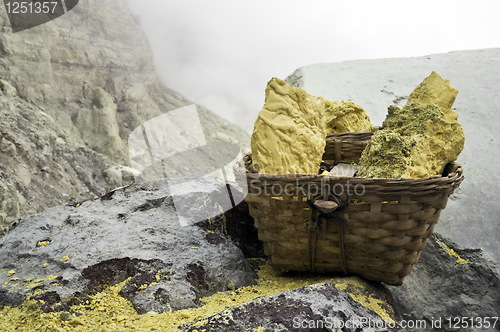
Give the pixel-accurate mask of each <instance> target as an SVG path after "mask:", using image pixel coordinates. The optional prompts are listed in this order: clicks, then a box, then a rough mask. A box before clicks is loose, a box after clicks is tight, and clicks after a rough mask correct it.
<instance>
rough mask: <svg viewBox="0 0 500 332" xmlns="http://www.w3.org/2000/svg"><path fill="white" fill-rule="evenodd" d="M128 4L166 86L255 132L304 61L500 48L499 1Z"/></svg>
mask: <svg viewBox="0 0 500 332" xmlns="http://www.w3.org/2000/svg"><path fill="white" fill-rule="evenodd" d="M129 2H130V7H131V9H132V11H133V12H134V13H135V14H137V15H138V16H139V17H140V20H141V25H142V27H143V29H144V31H145V33H146V35H147V38H148V39H149V41H150V44H151V46H152V49H153V52H154V56H155V62H156V66H157V69H158V73H159V74H160V76H161V78H162V80H163V81H164V83H165V84H166V85H167V86H169V87H170V88H172V89H174V90H177V91H178V92H180V93H182V94H183V95H184V96H186V97H187V98H189V99H190V100H192V101H193V102H196V103H198V104H202V105H204V106H206V107H208V108H209V109H211V110H212V111H214V112H216V113H217V114H219V115H222V116H223V117H224V118H226V119H228V120H230V121H232V122H234V123H236V124H238V125H240V126H242V127H243V128H245V129H246V130H248V131H249V132H250V131H251V129H252V127H253V121H254V120H255V117H256V115H257V113H258V111H259V110H260V109H261V108H262V105H263V103H264V89H265V87H266V83H267V82H268V81H269V80H270V79H271V78H272V77H279V78H283V79H284V78H286V77H287V76H288V75H290V74H291V73H292V72H293V71H294V70H295V69H297V68H299V67H301V66H304V65H308V64H314V63H323V62H339V61H344V60H356V59H373V58H390V57H407V56H421V55H427V54H433V53H443V52H449V51H453V50H465V49H476V48H490V47H500V37H499V36H498V33H499V31H500V20H498V13H499V9H500V4H497V3H498V1H497V0H483V1H481V0H479V1H470V0H468V1H464V0H453V1H451V0H439V1H436V0H422V1H415V2H407V1H400V0H399V1H395V0H381V1H333V0H312V1H290V0H287V1H285V0H267V1H264V0H254V1H245V2H243V1H237V0H212V1H202V0H184V1H182V2H180V1H173V0H129Z"/></svg>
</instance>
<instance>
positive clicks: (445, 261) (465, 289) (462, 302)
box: [388, 234, 500, 331]
mask: <svg viewBox="0 0 500 332" xmlns="http://www.w3.org/2000/svg"><path fill="white" fill-rule="evenodd" d="M388 288H389V290H390V292H391V293H392V295H393V296H394V299H395V301H394V306H395V307H396V308H397V311H398V312H399V313H400V314H401V318H402V319H403V320H406V321H414V322H416V321H421V322H425V323H424V324H425V326H426V328H425V329H423V330H424V331H435V330H436V328H432V326H433V324H434V326H435V327H437V324H439V323H440V322H441V324H442V327H441V328H440V329H439V330H441V331H457V328H456V327H457V326H458V327H460V328H463V329H464V330H469V331H498V329H500V322H498V321H497V322H496V326H492V325H490V326H489V328H487V324H486V321H485V320H484V318H487V317H500V275H499V274H498V273H497V272H496V267H495V264H494V263H492V262H491V261H489V260H488V259H487V258H485V257H484V255H483V252H482V251H481V250H477V249H475V250H474V249H461V248H460V247H459V246H458V245H457V244H455V243H453V242H451V241H449V240H447V239H445V238H443V237H442V236H440V235H439V234H434V235H432V236H431V237H430V239H429V241H428V242H427V246H426V248H425V249H424V250H423V251H422V255H421V257H420V262H419V263H418V264H416V265H415V266H414V268H413V271H412V273H410V275H409V276H408V277H406V279H405V281H404V283H403V285H402V286H399V287H394V286H389V287H388ZM462 317H466V318H467V322H465V323H463V322H462V321H461V319H462ZM448 319H450V320H448ZM471 319H473V320H474V321H473V322H472V323H471ZM457 322H458V324H457ZM493 322H494V320H491V323H493ZM454 324H455V325H454ZM461 324H469V325H468V326H466V325H461ZM471 324H476V325H471ZM479 324H483V328H480V327H481V326H480V325H479Z"/></svg>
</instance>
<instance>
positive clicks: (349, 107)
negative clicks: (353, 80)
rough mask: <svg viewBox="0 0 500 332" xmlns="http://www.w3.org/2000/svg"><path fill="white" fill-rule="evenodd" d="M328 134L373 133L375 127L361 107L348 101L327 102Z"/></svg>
mask: <svg viewBox="0 0 500 332" xmlns="http://www.w3.org/2000/svg"><path fill="white" fill-rule="evenodd" d="M325 106H326V109H325V113H326V132H327V134H328V135H329V134H335V133H347V132H368V131H373V125H372V123H371V121H370V118H369V117H368V114H366V112H365V110H364V109H363V108H361V106H359V105H357V104H354V103H351V102H348V101H334V102H332V101H327V100H325Z"/></svg>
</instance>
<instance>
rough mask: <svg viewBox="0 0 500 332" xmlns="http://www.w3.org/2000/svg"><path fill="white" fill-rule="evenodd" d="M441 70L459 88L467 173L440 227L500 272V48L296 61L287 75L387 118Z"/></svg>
mask: <svg viewBox="0 0 500 332" xmlns="http://www.w3.org/2000/svg"><path fill="white" fill-rule="evenodd" d="M432 71H436V72H438V73H439V74H440V75H442V76H443V77H446V78H447V79H449V80H450V82H452V84H453V86H454V87H455V88H456V89H457V90H459V91H460V93H459V94H458V96H457V98H456V100H455V103H454V104H453V105H454V106H453V111H455V112H456V113H457V114H458V116H459V119H460V124H461V125H462V127H463V130H464V132H465V137H466V142H465V146H464V150H463V151H462V153H461V154H460V156H459V158H458V160H457V161H458V163H460V164H462V166H463V169H464V176H465V180H464V182H463V183H462V184H461V186H460V188H459V189H458V190H457V191H456V192H455V193H454V195H452V196H451V197H450V200H449V201H448V206H447V207H446V209H445V210H444V211H443V212H442V213H441V217H440V221H439V223H438V224H437V225H436V231H437V232H438V233H440V234H442V235H443V236H444V237H445V238H448V239H450V240H451V241H453V242H456V243H458V244H459V245H460V246H461V247H462V248H469V249H478V248H479V249H482V250H483V251H484V253H485V255H487V256H488V257H489V258H490V259H492V260H493V261H494V262H495V263H496V269H497V271H498V272H497V273H500V265H499V263H500V222H499V217H498V216H499V215H500V205H499V204H498V197H500V186H498V183H499V181H500V175H499V173H498V171H497V169H496V168H497V161H498V160H499V159H500V140H499V138H498V123H500V113H499V112H498V109H499V108H500V93H499V92H498V90H495V89H494V87H497V86H499V85H500V48H493V49H482V50H468V51H456V52H450V53H444V54H432V55H427V56H421V57H408V58H394V59H376V60H357V61H345V62H339V63H325V64H316V65H310V66H306V67H302V68H299V69H297V70H296V71H295V72H294V73H293V74H292V75H290V77H289V78H287V79H286V81H287V82H288V83H289V84H292V85H294V86H297V87H300V88H302V89H305V90H306V91H308V92H309V93H312V94H315V95H318V96H323V97H324V98H326V99H329V100H346V101H352V102H355V103H357V104H360V105H363V108H364V109H365V110H366V112H367V113H368V115H369V116H370V118H371V119H372V121H373V123H374V125H381V124H382V122H383V121H384V119H385V118H386V115H387V105H391V104H394V105H396V106H399V107H403V106H404V105H405V103H406V101H407V99H408V97H409V95H408V94H409V93H410V92H411V91H412V90H413V89H414V88H415V86H417V85H418V84H419V83H420V82H421V81H422V79H423V78H424V77H426V76H428V75H429V73H430V72H432Z"/></svg>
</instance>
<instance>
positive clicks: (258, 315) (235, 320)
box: [182, 277, 400, 332]
mask: <svg viewBox="0 0 500 332" xmlns="http://www.w3.org/2000/svg"><path fill="white" fill-rule="evenodd" d="M390 298H391V295H390V293H388V292H387V289H386V288H385V287H383V286H380V285H377V284H372V283H369V282H367V281H364V280H362V279H360V278H356V277H354V278H345V279H342V280H339V281H332V282H325V283H319V284H314V285H311V286H305V287H302V288H296V289H293V290H289V291H285V292H281V293H278V294H275V295H271V296H267V297H262V298H257V299H255V300H253V301H250V302H247V303H245V304H242V305H238V306H235V307H232V308H229V309H226V310H224V311H222V312H220V313H218V314H216V315H213V316H211V317H208V318H206V319H203V320H200V321H195V322H193V323H191V324H186V325H185V326H183V327H182V329H183V330H184V331H190V332H194V331H214V332H216V331H352V332H354V331H399V330H400V328H399V326H398V324H397V321H398V318H397V314H396V313H395V311H394V308H393V307H392V306H391V305H390V304H389V302H390Z"/></svg>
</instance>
